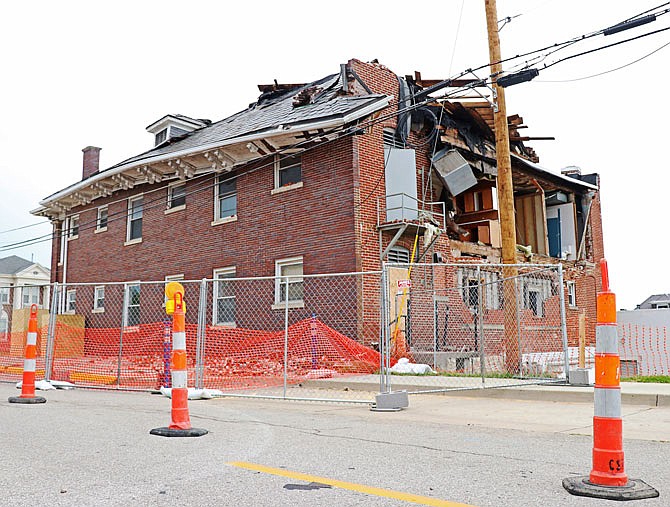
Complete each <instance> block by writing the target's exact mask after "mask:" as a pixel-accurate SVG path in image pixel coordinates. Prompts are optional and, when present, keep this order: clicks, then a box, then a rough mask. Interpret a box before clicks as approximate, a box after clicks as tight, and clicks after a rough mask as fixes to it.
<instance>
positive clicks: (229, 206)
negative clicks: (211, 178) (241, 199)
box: [214, 176, 237, 221]
mask: <svg viewBox="0 0 670 507" xmlns="http://www.w3.org/2000/svg"><path fill="white" fill-rule="evenodd" d="M215 188H216V192H215V196H214V197H215V199H214V220H215V221H216V220H223V219H225V218H230V217H234V216H235V215H237V179H232V180H228V181H224V180H223V179H222V177H221V176H219V177H218V178H217V182H216V187H215Z"/></svg>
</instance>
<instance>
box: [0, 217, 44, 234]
mask: <svg viewBox="0 0 670 507" xmlns="http://www.w3.org/2000/svg"><path fill="white" fill-rule="evenodd" d="M48 223H49V221H48V220H46V221H44V222H37V223H35V224H28V225H22V226H21V227H14V228H13V229H6V230H4V231H0V234H7V233H8V232H14V231H20V230H22V229H29V228H30V227H37V226H38V225H45V224H48Z"/></svg>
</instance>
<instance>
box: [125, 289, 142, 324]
mask: <svg viewBox="0 0 670 507" xmlns="http://www.w3.org/2000/svg"><path fill="white" fill-rule="evenodd" d="M123 322H124V324H125V326H126V327H131V326H139V325H140V284H139V283H128V284H126V294H125V308H124V312H123Z"/></svg>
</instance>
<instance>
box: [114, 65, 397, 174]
mask: <svg viewBox="0 0 670 507" xmlns="http://www.w3.org/2000/svg"><path fill="white" fill-rule="evenodd" d="M339 81H340V76H339V74H333V75H330V76H327V77H324V78H322V79H320V80H318V81H314V82H313V83H309V84H306V85H304V86H303V87H301V88H296V89H293V90H288V91H286V92H285V93H283V94H280V95H278V96H276V97H273V98H270V99H268V100H263V101H259V102H255V103H253V104H251V105H250V106H249V107H248V108H247V109H245V110H244V111H240V112H239V113H236V114H234V115H232V116H230V117H228V118H225V119H223V120H220V121H218V122H216V123H212V124H211V125H208V126H206V127H202V128H200V129H198V130H195V131H193V132H191V133H189V134H187V135H186V136H185V137H183V138H179V139H177V140H174V141H173V142H171V143H168V144H167V145H163V146H160V147H158V148H154V149H151V150H149V151H147V152H145V153H142V154H140V155H136V156H134V157H131V158H129V159H126V160H124V161H122V162H120V163H118V164H116V165H114V166H112V167H110V168H108V169H106V170H110V169H114V168H115V167H119V166H122V165H125V164H129V163H133V162H141V161H142V160H146V159H149V158H152V157H155V156H158V155H164V154H168V153H172V152H178V151H181V150H188V149H195V148H198V147H199V146H204V145H208V144H212V143H216V142H219V141H225V140H229V139H234V138H235V137H241V136H244V135H249V134H254V133H260V132H263V131H270V130H273V129H276V128H277V127H279V126H280V125H285V126H289V125H300V124H301V123H309V122H312V121H314V120H321V119H328V118H333V117H337V116H344V115H346V114H348V113H351V112H353V111H356V110H358V109H360V108H363V107H365V106H367V105H368V104H371V103H373V102H375V101H377V100H379V99H380V98H383V97H384V95H375V94H370V95H363V96H343V95H339V93H338V92H339V91H340V90H341V86H340V84H339ZM313 86H316V87H318V88H320V89H321V91H320V92H319V93H317V94H316V95H315V97H314V99H313V103H310V104H306V105H303V106H297V107H294V106H293V97H294V96H295V95H297V94H298V93H299V92H300V91H301V90H304V89H307V88H310V87H313Z"/></svg>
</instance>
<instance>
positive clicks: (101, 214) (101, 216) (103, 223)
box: [95, 206, 109, 231]
mask: <svg viewBox="0 0 670 507" xmlns="http://www.w3.org/2000/svg"><path fill="white" fill-rule="evenodd" d="M108 216H109V210H108V208H107V206H100V207H99V208H98V217H97V219H96V221H95V230H96V231H104V230H106V229H107V217H108Z"/></svg>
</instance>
